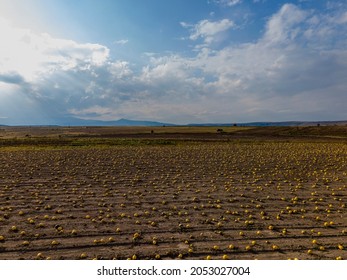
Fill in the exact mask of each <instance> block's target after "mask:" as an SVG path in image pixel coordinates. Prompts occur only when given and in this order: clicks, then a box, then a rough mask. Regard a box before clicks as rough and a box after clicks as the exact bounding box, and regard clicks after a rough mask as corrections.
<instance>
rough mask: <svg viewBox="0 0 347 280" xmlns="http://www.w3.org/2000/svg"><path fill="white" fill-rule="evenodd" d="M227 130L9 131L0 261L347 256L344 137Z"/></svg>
mask: <svg viewBox="0 0 347 280" xmlns="http://www.w3.org/2000/svg"><path fill="white" fill-rule="evenodd" d="M146 129H147V130H146V133H147V134H148V135H152V134H156V130H157V129H156V128H154V129H153V130H154V133H152V132H151V131H150V130H151V128H146ZM230 129H231V130H232V129H234V130H235V129H236V128H230ZM239 129H241V128H239ZM148 130H149V132H148ZM231 130H230V131H229V132H230V133H231V132H233V131H231ZM225 131H226V135H223V134H222V133H216V131H215V128H213V129H211V131H210V132H206V131H204V132H203V133H205V134H206V133H211V135H214V138H213V137H212V138H211V139H210V138H208V141H205V140H202V139H203V138H204V135H205V134H201V135H200V136H199V137H198V136H197V135H195V136H194V137H195V138H194V139H193V141H192V140H191V139H190V136H189V137H188V136H187V138H189V139H188V140H187V139H186V138H185V137H183V136H182V135H181V134H180V135H179V136H177V139H175V137H173V136H172V135H171V136H170V137H169V139H166V138H165V137H164V138H163V137H159V138H153V139H146V137H140V136H137V137H136V138H131V137H130V138H126V139H123V138H121V137H120V138H117V139H114V137H113V138H100V137H97V138H88V139H86V138H76V139H75V138H73V139H72V138H69V137H67V136H64V135H63V136H64V137H61V136H60V137H58V136H56V137H55V138H33V137H32V136H27V137H25V136H23V138H9V137H5V135H4V137H2V138H3V139H2V140H1V141H0V142H1V146H0V259H38V260H40V259H247V260H252V259H296V258H297V259H333V260H335V259H346V258H347V252H346V246H347V243H346V240H347V218H346V217H347V214H346V212H347V211H346V195H347V188H346V184H347V167H346V166H347V142H346V140H344V139H342V138H341V139H335V138H334V140H331V139H330V138H329V139H325V138H324V139H323V138H320V139H318V140H317V138H313V137H306V138H290V139H289V138H276V137H265V138H261V139H259V138H256V137H253V136H252V137H239V138H235V137H236V136H235V134H230V135H229V134H228V131H227V130H225ZM234 132H235V131H234ZM35 133H37V131H36V132H35V131H29V132H27V133H25V134H30V135H33V134H35ZM179 133H181V132H179ZM182 133H186V132H182ZM196 133H198V132H196ZM147 134H146V135H147ZM112 135H113V136H115V135H114V134H112ZM80 136H81V135H80ZM205 136H206V135H205ZM50 137H51V136H50ZM5 138H6V139H5Z"/></svg>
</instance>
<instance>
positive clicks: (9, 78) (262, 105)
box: [0, 1, 347, 123]
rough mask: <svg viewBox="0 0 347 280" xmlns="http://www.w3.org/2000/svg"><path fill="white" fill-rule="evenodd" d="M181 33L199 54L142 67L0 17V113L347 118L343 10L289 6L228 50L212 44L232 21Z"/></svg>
mask: <svg viewBox="0 0 347 280" xmlns="http://www.w3.org/2000/svg"><path fill="white" fill-rule="evenodd" d="M227 2H228V3H229V4H230V5H236V4H237V3H238V2H239V1H227ZM227 2H225V3H227ZM344 8H345V7H344ZM181 26H182V28H183V29H185V30H186V32H187V36H188V37H187V38H189V41H190V42H191V43H196V45H193V46H192V49H193V50H194V51H193V52H192V53H193V54H192V55H190V56H184V55H182V54H179V53H170V54H166V55H161V54H156V55H151V56H149V57H148V61H147V63H146V65H145V66H143V67H141V68H139V67H138V66H137V65H133V64H131V63H130V62H128V61H125V60H122V59H114V58H112V57H111V55H110V50H109V48H108V47H106V46H103V45H100V44H82V43H78V42H75V41H72V40H65V39H58V38H53V37H52V36H50V35H49V34H34V33H32V32H31V31H30V30H26V29H19V28H15V27H13V26H11V24H10V23H8V22H6V21H5V20H2V21H1V23H0V29H1V30H0V31H1V32H0V34H4V35H3V40H2V42H4V43H1V44H0V92H1V95H0V113H1V114H0V115H1V116H6V117H8V118H7V119H6V121H9V122H13V123H16V122H17V123H18V122H21V123H24V122H25V121H29V120H30V122H32V123H35V122H36V123H44V122H49V123H57V122H59V119H62V118H65V117H68V116H69V117H78V118H85V119H98V120H114V119H119V118H123V117H125V118H130V119H149V120H157V121H166V122H173V123H188V122H242V121H258V120H259V121H265V120H271V121H281V120H323V119H325V120H333V119H335V120H337V119H347V115H346V110H345V108H344V104H347V94H346V89H347V80H346V78H345V77H346V73H347V49H346V44H347V10H346V9H341V7H339V8H335V9H334V8H331V9H327V10H326V11H325V12H324V13H319V12H317V11H312V10H303V9H300V8H299V7H298V6H295V5H293V4H285V5H283V6H282V7H281V8H280V9H279V10H278V11H277V12H276V13H275V14H273V15H272V16H271V17H270V18H269V19H268V20H267V22H266V25H265V26H264V32H263V34H262V35H261V37H260V38H259V39H258V40H257V41H255V42H249V43H244V44H239V45H227V46H224V47H222V48H218V47H216V46H215V45H214V43H215V42H216V40H220V41H221V40H224V39H223V38H225V36H220V35H221V34H225V33H228V32H232V29H233V28H234V27H235V24H234V22H233V21H232V20H231V19H222V20H220V21H214V22H213V21H209V20H207V19H202V20H201V21H199V22H197V23H195V24H188V23H183V22H181ZM123 43H126V42H125V41H124V42H123V41H122V42H120V41H119V44H123ZM2 120H3V121H4V120H5V119H2ZM43 120H44V121H43Z"/></svg>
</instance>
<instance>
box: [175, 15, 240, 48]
mask: <svg viewBox="0 0 347 280" xmlns="http://www.w3.org/2000/svg"><path fill="white" fill-rule="evenodd" d="M181 25H182V26H183V27H184V28H188V29H190V32H191V34H190V36H189V38H190V39H191V40H193V41H195V40H197V39H199V38H202V39H203V40H204V42H205V44H211V43H213V42H214V41H216V40H218V38H219V37H218V35H220V34H221V33H223V32H225V31H227V30H228V29H230V28H232V27H235V23H234V22H233V21H232V20H229V19H222V20H220V21H209V20H207V19H204V20H201V21H199V22H198V23H197V24H194V25H191V24H187V23H185V22H181Z"/></svg>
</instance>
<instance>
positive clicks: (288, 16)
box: [264, 4, 307, 43]
mask: <svg viewBox="0 0 347 280" xmlns="http://www.w3.org/2000/svg"><path fill="white" fill-rule="evenodd" d="M306 17H307V12H305V11H303V10H301V9H299V8H298V7H297V6H295V5H293V4H284V5H283V6H282V8H281V9H280V10H279V12H278V13H276V14H274V15H273V16H272V17H271V18H270V20H269V21H268V22H267V26H266V33H265V37H264V39H265V40H267V41H268V42H270V43H288V42H289V41H291V40H293V39H295V37H296V36H297V35H298V33H299V32H300V28H301V27H300V23H302V22H303V21H304V20H305V19H306Z"/></svg>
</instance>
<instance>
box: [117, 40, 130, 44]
mask: <svg viewBox="0 0 347 280" xmlns="http://www.w3.org/2000/svg"><path fill="white" fill-rule="evenodd" d="M114 43H115V44H117V45H125V44H127V43H129V40H128V39H121V40H117V41H114Z"/></svg>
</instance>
